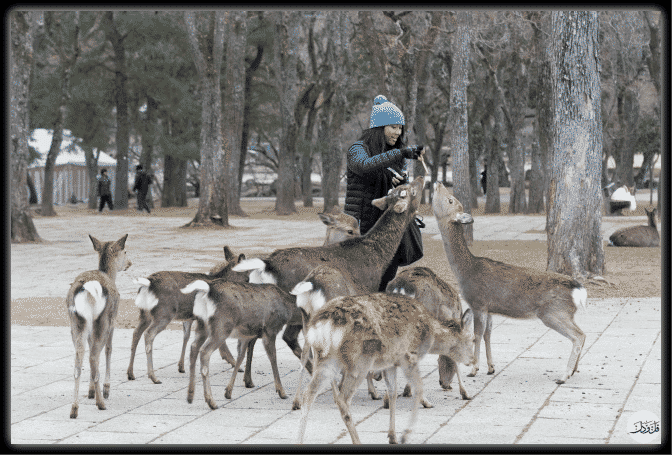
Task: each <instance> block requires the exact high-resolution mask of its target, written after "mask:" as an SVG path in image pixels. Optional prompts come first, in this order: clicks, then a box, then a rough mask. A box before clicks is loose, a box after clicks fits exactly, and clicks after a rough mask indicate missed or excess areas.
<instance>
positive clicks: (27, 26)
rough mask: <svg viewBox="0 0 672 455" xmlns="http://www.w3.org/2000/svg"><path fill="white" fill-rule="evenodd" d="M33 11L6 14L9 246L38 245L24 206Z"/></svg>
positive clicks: (26, 197) (34, 230)
mask: <svg viewBox="0 0 672 455" xmlns="http://www.w3.org/2000/svg"><path fill="white" fill-rule="evenodd" d="M37 14H38V13H36V12H33V11H19V10H13V11H10V13H9V26H10V30H9V32H10V41H9V50H10V54H9V67H10V68H9V76H10V80H11V81H12V83H11V84H10V87H9V96H10V109H9V128H10V140H11V143H10V150H9V152H10V155H9V156H10V182H9V183H10V189H11V190H10V191H11V193H10V239H11V242H12V243H25V242H40V241H41V239H40V236H39V235H38V234H37V229H35V225H34V224H33V219H32V217H31V216H30V209H29V206H28V185H27V184H26V176H27V175H28V157H29V153H28V135H29V134H30V121H29V108H28V100H29V98H30V73H31V69H32V67H33V34H34V32H35V28H36V27H37V24H36V17H35V16H36V15H37Z"/></svg>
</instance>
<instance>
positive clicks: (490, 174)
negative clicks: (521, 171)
mask: <svg viewBox="0 0 672 455" xmlns="http://www.w3.org/2000/svg"><path fill="white" fill-rule="evenodd" d="M490 119H491V117H490V116H488V118H487V119H486V121H485V122H484V125H483V131H484V133H485V134H484V136H485V137H486V138H488V137H489V138H490V141H489V143H488V144H487V145H486V147H487V148H488V155H487V156H488V163H487V164H488V167H487V169H486V172H485V185H486V186H485V213H499V212H500V210H501V207H500V200H499V172H500V171H499V167H500V162H501V160H502V159H501V151H500V145H499V124H500V122H499V121H498V119H497V115H495V117H494V119H495V120H494V122H491V121H490ZM491 123H492V126H491ZM488 132H490V133H489V134H488Z"/></svg>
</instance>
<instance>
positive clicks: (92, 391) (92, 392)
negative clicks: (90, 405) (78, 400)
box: [89, 389, 96, 400]
mask: <svg viewBox="0 0 672 455" xmlns="http://www.w3.org/2000/svg"><path fill="white" fill-rule="evenodd" d="M95 397H96V391H95V390H93V389H91V390H89V400H90V399H92V398H95Z"/></svg>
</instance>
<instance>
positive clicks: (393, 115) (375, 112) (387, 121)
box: [369, 95, 406, 128]
mask: <svg viewBox="0 0 672 455" xmlns="http://www.w3.org/2000/svg"><path fill="white" fill-rule="evenodd" d="M405 124H406V123H405V122H404V114H402V113H401V110H399V108H398V107H397V106H395V105H394V104H392V103H390V102H389V101H387V98H385V97H384V96H383V95H378V96H377V97H376V98H375V99H374V100H373V109H371V122H370V123H369V128H375V127H377V126H386V125H405Z"/></svg>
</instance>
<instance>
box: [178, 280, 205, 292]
mask: <svg viewBox="0 0 672 455" xmlns="http://www.w3.org/2000/svg"><path fill="white" fill-rule="evenodd" d="M194 291H203V292H205V293H207V292H208V291H210V286H209V285H208V283H206V282H205V281H203V280H196V281H194V282H192V283H189V284H188V285H186V286H185V287H183V288H182V289H180V292H181V293H182V294H191V293H192V292H194Z"/></svg>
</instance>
